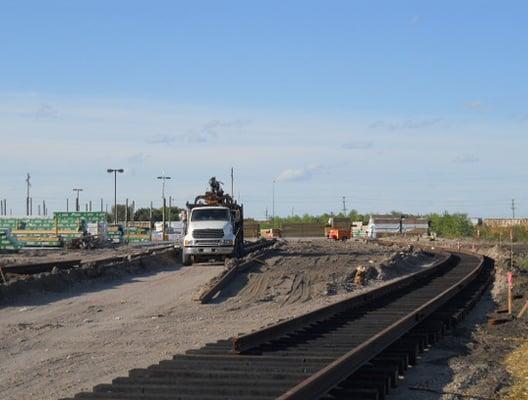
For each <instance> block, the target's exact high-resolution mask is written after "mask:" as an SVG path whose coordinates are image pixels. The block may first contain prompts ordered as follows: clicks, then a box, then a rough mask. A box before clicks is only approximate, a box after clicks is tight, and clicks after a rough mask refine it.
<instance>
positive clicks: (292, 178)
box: [276, 164, 322, 182]
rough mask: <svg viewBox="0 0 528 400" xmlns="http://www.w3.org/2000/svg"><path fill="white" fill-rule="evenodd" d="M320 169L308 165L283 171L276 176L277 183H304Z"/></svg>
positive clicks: (317, 166) (319, 167)
mask: <svg viewBox="0 0 528 400" xmlns="http://www.w3.org/2000/svg"><path fill="white" fill-rule="evenodd" d="M321 169H322V167H321V166H320V165H317V164H315V165H308V166H307V167H303V168H296V169H295V168H290V169H285V170H283V171H282V172H281V173H280V174H279V175H278V176H277V178H276V179H277V181H279V182H298V181H305V180H308V179H310V178H312V177H313V175H314V174H315V173H317V172H318V171H320V170H321Z"/></svg>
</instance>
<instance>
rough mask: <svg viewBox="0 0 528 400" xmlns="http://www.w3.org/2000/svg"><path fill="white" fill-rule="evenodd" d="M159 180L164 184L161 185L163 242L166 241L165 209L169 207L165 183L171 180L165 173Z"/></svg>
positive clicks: (162, 173)
mask: <svg viewBox="0 0 528 400" xmlns="http://www.w3.org/2000/svg"><path fill="white" fill-rule="evenodd" d="M158 179H161V181H162V184H161V199H162V201H163V210H162V211H161V214H162V220H163V231H162V235H163V240H165V212H166V211H165V208H166V206H167V202H166V201H165V181H166V180H167V179H171V177H170V176H166V175H165V171H161V176H158Z"/></svg>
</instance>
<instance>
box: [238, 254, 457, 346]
mask: <svg viewBox="0 0 528 400" xmlns="http://www.w3.org/2000/svg"><path fill="white" fill-rule="evenodd" d="M434 254H437V255H439V256H440V259H439V260H438V261H436V262H435V263H434V264H433V265H432V266H431V267H429V268H427V269H424V270H423V271H418V272H415V273H413V274H410V275H408V276H405V277H402V278H398V279H397V280H395V281H393V282H390V283H387V284H384V285H382V286H380V287H378V288H376V289H373V290H369V291H368V292H365V293H362V294H358V295H356V296H353V297H350V298H348V299H345V300H343V301H340V302H338V303H334V304H330V305H328V306H325V307H322V308H319V309H317V310H315V311H312V312H310V313H307V314H303V315H300V316H298V317H295V318H292V319H288V320H285V321H281V322H279V323H277V324H274V325H270V326H268V327H266V328H263V329H259V330H257V331H255V332H251V333H248V334H245V335H241V336H237V337H233V338H232V339H231V341H232V343H233V352H235V353H242V352H244V351H247V350H249V349H252V348H255V347H257V346H259V345H261V344H262V343H265V342H268V341H271V340H274V339H278V338H280V337H281V336H284V335H286V334H288V333H290V332H294V331H296V330H298V329H301V328H303V327H305V326H307V325H309V324H312V323H315V322H318V321H322V320H325V319H327V318H329V317H331V316H333V315H336V314H339V313H340V312H342V311H345V310H349V309H351V308H355V307H359V306H362V305H366V304H368V303H370V302H372V301H374V300H376V299H379V298H381V297H383V296H387V295H388V294H390V293H392V292H394V291H397V290H401V289H403V288H405V287H407V286H409V285H411V284H413V283H415V282H416V281H417V280H420V279H424V278H426V277H428V276H429V275H432V274H434V273H435V272H436V270H437V269H438V268H442V267H444V266H447V265H451V264H452V263H454V262H456V259H455V258H454V256H453V255H452V254H450V253H444V252H442V253H440V252H435V253H434Z"/></svg>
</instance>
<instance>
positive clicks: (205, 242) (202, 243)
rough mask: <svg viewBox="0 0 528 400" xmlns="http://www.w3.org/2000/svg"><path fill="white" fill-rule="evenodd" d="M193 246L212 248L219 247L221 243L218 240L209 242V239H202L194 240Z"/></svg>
mask: <svg viewBox="0 0 528 400" xmlns="http://www.w3.org/2000/svg"><path fill="white" fill-rule="evenodd" d="M194 245H195V246H208V247H214V246H221V245H222V243H221V241H220V240H210V239H202V240H196V241H195V242H194Z"/></svg>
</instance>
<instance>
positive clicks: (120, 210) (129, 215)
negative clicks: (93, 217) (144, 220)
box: [106, 204, 133, 223]
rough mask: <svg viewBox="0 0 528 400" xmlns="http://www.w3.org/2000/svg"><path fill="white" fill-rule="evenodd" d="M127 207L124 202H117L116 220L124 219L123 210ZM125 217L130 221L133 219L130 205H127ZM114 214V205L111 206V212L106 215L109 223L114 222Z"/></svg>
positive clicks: (121, 220)
mask: <svg viewBox="0 0 528 400" xmlns="http://www.w3.org/2000/svg"><path fill="white" fill-rule="evenodd" d="M126 209H127V207H126V205H125V204H118V205H117V221H118V222H123V221H124V220H125V210H126ZM126 215H127V219H128V220H129V221H131V220H132V219H133V215H132V206H130V205H129V206H128V212H127V213H126ZM114 216H115V206H112V212H111V213H110V214H107V215H106V220H107V221H108V222H109V223H113V222H114Z"/></svg>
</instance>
